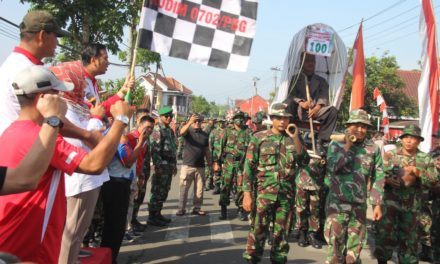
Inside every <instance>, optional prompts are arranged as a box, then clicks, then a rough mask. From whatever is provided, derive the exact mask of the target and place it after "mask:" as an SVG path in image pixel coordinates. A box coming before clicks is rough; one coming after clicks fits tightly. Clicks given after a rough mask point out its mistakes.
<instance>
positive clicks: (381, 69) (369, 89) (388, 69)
mask: <svg viewBox="0 0 440 264" xmlns="http://www.w3.org/2000/svg"><path fill="white" fill-rule="evenodd" d="M398 69H399V66H398V65H397V61H396V58H395V57H394V56H390V55H389V54H388V52H385V53H384V54H383V55H382V56H381V57H380V58H378V57H375V56H373V57H370V58H366V60H365V74H366V75H367V78H366V91H365V106H364V109H365V110H366V111H367V112H368V113H370V114H371V115H373V116H382V114H381V113H380V110H379V107H378V106H377V105H376V101H375V100H374V96H373V90H374V88H375V87H377V88H379V90H380V91H381V93H382V95H383V97H384V99H385V101H386V103H387V105H388V107H389V108H388V111H389V114H390V115H392V116H396V117H401V116H417V115H418V109H417V105H416V102H415V101H414V99H413V98H410V97H408V96H407V95H406V94H404V93H403V92H402V89H403V87H404V85H405V84H404V83H403V81H402V80H401V79H400V78H399V76H397V74H396V70H398ZM351 85H352V77H351V76H350V75H348V76H347V83H346V86H345V91H344V97H343V101H342V104H341V107H340V109H339V115H338V124H339V125H341V126H342V125H343V124H344V123H345V121H346V120H347V119H348V115H349V111H348V110H349V107H350V96H351Z"/></svg>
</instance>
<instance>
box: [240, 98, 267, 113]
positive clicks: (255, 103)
mask: <svg viewBox="0 0 440 264" xmlns="http://www.w3.org/2000/svg"><path fill="white" fill-rule="evenodd" d="M235 107H238V108H240V110H241V111H243V112H245V113H248V114H249V115H250V116H254V115H255V113H257V112H259V111H263V112H265V113H267V109H268V107H269V102H268V101H267V100H265V99H264V98H263V97H261V96H259V95H258V94H257V95H254V96H252V97H251V98H249V99H246V100H241V99H237V100H235Z"/></svg>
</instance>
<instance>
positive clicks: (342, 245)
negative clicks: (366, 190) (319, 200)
mask: <svg viewBox="0 0 440 264" xmlns="http://www.w3.org/2000/svg"><path fill="white" fill-rule="evenodd" d="M330 206H331V205H330ZM339 207H340V208H341V207H345V208H346V209H347V210H343V211H336V210H332V209H330V208H329V206H327V212H328V215H327V219H326V222H325V226H324V236H325V240H326V241H327V243H328V254H327V259H326V262H325V263H328V264H337V263H346V264H352V263H361V259H360V253H361V251H362V247H363V245H364V241H365V237H366V231H367V227H366V218H367V215H366V207H367V206H366V205H351V204H346V205H339Z"/></svg>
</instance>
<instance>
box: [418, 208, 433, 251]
mask: <svg viewBox="0 0 440 264" xmlns="http://www.w3.org/2000/svg"><path fill="white" fill-rule="evenodd" d="M417 221H418V223H419V226H418V234H419V241H420V243H421V244H422V245H425V246H429V247H430V246H431V244H432V243H431V227H432V211H431V203H429V202H426V203H423V204H422V210H421V212H420V214H418V217H417Z"/></svg>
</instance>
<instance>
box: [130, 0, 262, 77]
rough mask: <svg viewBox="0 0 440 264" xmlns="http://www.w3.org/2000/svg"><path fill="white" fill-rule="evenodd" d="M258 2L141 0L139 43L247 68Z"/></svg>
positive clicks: (225, 66)
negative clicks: (143, 1) (143, 0)
mask: <svg viewBox="0 0 440 264" xmlns="http://www.w3.org/2000/svg"><path fill="white" fill-rule="evenodd" d="M257 8H258V0H145V3H144V6H143V8H142V14H141V20H140V23H139V40H138V47H140V48H145V49H149V50H151V51H155V52H158V53H160V54H162V55H167V56H171V57H176V58H181V59H184V60H189V61H192V62H197V63H200V64H204V65H208V66H213V67H217V68H222V69H227V70H232V71H246V68H247V65H248V62H249V55H250V52H251V47H252V41H253V38H254V35H255V26H256V19H257Z"/></svg>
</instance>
